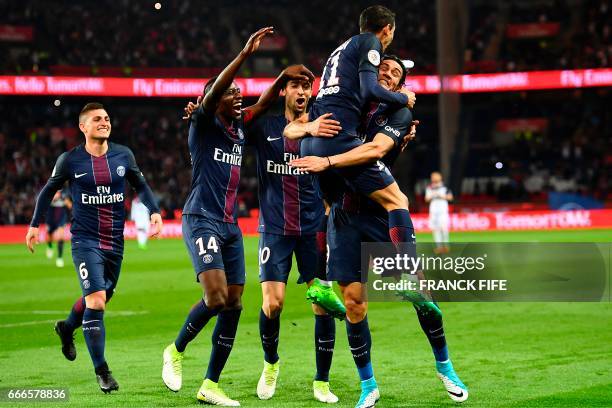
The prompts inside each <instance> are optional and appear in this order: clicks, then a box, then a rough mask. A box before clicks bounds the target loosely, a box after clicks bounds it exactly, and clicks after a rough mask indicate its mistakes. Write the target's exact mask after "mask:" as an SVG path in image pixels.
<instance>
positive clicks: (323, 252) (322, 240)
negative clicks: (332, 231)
mask: <svg viewBox="0 0 612 408" xmlns="http://www.w3.org/2000/svg"><path fill="white" fill-rule="evenodd" d="M328 218H329V217H328V216H327V215H325V216H323V217H321V222H320V223H319V226H318V227H317V234H316V237H317V270H316V271H315V278H319V279H321V280H327V219H328Z"/></svg>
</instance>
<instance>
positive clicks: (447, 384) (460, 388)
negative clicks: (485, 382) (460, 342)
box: [415, 306, 468, 402]
mask: <svg viewBox="0 0 612 408" xmlns="http://www.w3.org/2000/svg"><path fill="white" fill-rule="evenodd" d="M415 310H416V313H417V317H418V318H419V323H420V324H421V329H423V333H425V336H427V340H429V344H430V345H431V349H432V351H433V354H434V358H435V360H436V371H437V376H438V378H439V379H440V380H441V381H442V383H443V384H444V388H446V391H447V393H448V396H449V397H450V398H451V399H452V400H453V401H455V402H463V401H465V400H467V399H468V389H467V387H466V386H465V384H463V382H462V381H461V380H460V379H459V377H458V376H457V374H456V373H455V370H454V368H453V364H452V362H451V360H450V357H449V355H448V346H447V344H446V336H445V335H444V326H443V324H442V315H438V314H434V313H424V311H423V310H421V309H419V308H417V307H416V306H415Z"/></svg>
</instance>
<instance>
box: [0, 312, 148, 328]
mask: <svg viewBox="0 0 612 408" xmlns="http://www.w3.org/2000/svg"><path fill="white" fill-rule="evenodd" d="M65 313H67V312H66V311H59V310H57V311H56V310H31V311H25V310H14V311H7V310H4V311H0V314H4V315H9V314H13V315H15V314H65ZM106 313H108V314H110V316H138V315H144V314H148V313H149V312H148V311H147V310H141V311H134V310H118V311H109V312H106ZM106 313H105V314H106ZM56 321H57V320H32V321H28V322H18V323H7V324H0V329H8V328H11V327H22V326H33V325H37V324H48V323H55V322H56Z"/></svg>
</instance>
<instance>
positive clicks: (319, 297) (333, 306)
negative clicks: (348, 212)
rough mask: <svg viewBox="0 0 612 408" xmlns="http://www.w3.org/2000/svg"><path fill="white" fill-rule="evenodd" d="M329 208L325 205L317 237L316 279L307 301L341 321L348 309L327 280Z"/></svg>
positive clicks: (309, 288) (310, 287) (315, 244)
mask: <svg viewBox="0 0 612 408" xmlns="http://www.w3.org/2000/svg"><path fill="white" fill-rule="evenodd" d="M329 211H330V209H329V206H327V204H326V205H325V217H323V218H322V219H321V222H320V224H319V227H318V230H317V232H316V236H315V238H316V239H315V242H314V248H315V249H316V254H314V256H315V257H316V259H317V266H316V273H315V275H314V276H315V279H314V280H313V282H312V284H311V285H309V287H308V290H307V291H306V299H308V300H310V301H311V302H312V303H314V304H316V305H319V306H321V307H322V308H323V309H325V310H326V311H327V312H328V313H329V314H330V315H332V316H333V317H336V318H338V319H340V320H343V319H344V316H345V315H346V308H345V307H344V305H343V304H342V301H341V300H340V298H339V297H338V295H337V294H336V292H334V290H333V288H332V283H331V281H329V280H327V222H328V219H329Z"/></svg>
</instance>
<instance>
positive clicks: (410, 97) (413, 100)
mask: <svg viewBox="0 0 612 408" xmlns="http://www.w3.org/2000/svg"><path fill="white" fill-rule="evenodd" d="M400 93H403V94H404V95H406V96H408V103H407V104H406V106H408V107H409V108H410V109H412V108H414V104H415V103H416V94H415V93H414V92H412V91H410V90H408V89H406V88H402V89H400Z"/></svg>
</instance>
